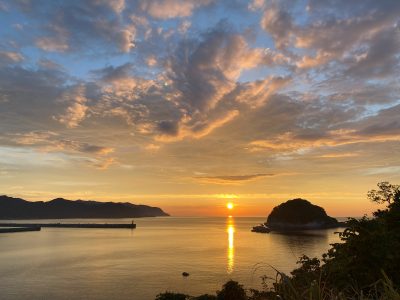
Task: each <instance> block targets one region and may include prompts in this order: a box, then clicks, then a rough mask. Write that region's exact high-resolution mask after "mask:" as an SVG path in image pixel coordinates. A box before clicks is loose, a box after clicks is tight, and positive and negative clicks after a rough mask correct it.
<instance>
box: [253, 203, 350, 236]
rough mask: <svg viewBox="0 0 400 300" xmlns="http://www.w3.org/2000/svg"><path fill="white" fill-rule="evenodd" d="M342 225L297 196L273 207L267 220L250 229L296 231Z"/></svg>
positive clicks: (258, 230)
mask: <svg viewBox="0 0 400 300" xmlns="http://www.w3.org/2000/svg"><path fill="white" fill-rule="evenodd" d="M342 226H344V223H343V222H339V221H338V220H336V219H335V218H333V217H330V216H328V215H327V213H326V212H325V210H324V209H323V208H322V207H320V206H318V205H314V204H312V203H311V202H310V201H308V200H305V199H301V198H297V199H292V200H288V201H286V202H284V203H282V204H280V205H278V206H276V207H274V208H273V210H272V212H271V213H270V214H269V216H268V218H267V221H266V222H265V223H263V224H260V225H257V226H254V227H253V228H252V230H251V231H253V232H258V233H268V232H270V231H297V230H308V229H327V228H338V227H342Z"/></svg>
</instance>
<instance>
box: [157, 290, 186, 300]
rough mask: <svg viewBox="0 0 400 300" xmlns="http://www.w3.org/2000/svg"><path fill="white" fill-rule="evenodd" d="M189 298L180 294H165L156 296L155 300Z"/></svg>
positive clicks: (182, 299) (181, 299) (184, 299)
mask: <svg viewBox="0 0 400 300" xmlns="http://www.w3.org/2000/svg"><path fill="white" fill-rule="evenodd" d="M188 298H189V296H188V295H185V294H180V293H171V292H165V293H161V294H158V295H157V296H156V299H155V300H186V299H188Z"/></svg>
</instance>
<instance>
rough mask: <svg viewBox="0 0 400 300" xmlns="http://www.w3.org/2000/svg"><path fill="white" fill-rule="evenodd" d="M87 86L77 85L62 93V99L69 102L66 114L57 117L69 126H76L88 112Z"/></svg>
mask: <svg viewBox="0 0 400 300" xmlns="http://www.w3.org/2000/svg"><path fill="white" fill-rule="evenodd" d="M85 92H86V90H85V87H84V86H82V85H81V86H77V87H75V88H73V89H71V90H70V91H67V92H65V93H64V94H63V95H62V98H61V101H62V102H65V103H67V104H68V107H67V109H66V111H65V113H64V114H62V115H59V116H57V117H55V119H56V120H58V121H59V122H60V123H62V124H64V125H66V126H67V127H69V128H75V127H77V126H78V125H79V123H81V122H82V121H83V120H84V119H85V117H86V114H87V111H88V106H87V101H88V100H87V98H86V95H85Z"/></svg>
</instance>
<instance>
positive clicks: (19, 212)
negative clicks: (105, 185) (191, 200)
mask: <svg viewBox="0 0 400 300" xmlns="http://www.w3.org/2000/svg"><path fill="white" fill-rule="evenodd" d="M161 216H169V215H168V214H167V213H165V212H164V211H163V210H162V209H161V208H158V207H152V206H147V205H137V204H132V203H128V202H99V201H93V200H89V201H85V200H75V201H73V200H67V199H63V198H56V199H53V200H51V201H47V202H44V201H37V202H31V201H26V200H24V199H20V198H13V197H8V196H6V195H3V196H0V219H3V220H5V219H8V220H12V219H72V218H74V219H75V218H76V219H86V218H87V219H89V218H140V217H161Z"/></svg>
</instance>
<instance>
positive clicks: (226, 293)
mask: <svg viewBox="0 0 400 300" xmlns="http://www.w3.org/2000/svg"><path fill="white" fill-rule="evenodd" d="M217 299H218V300H246V299H247V296H246V291H245V290H244V288H243V286H242V285H241V284H239V283H238V282H236V281H233V280H229V281H228V282H227V283H225V284H224V285H223V286H222V290H220V291H219V292H217Z"/></svg>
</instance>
